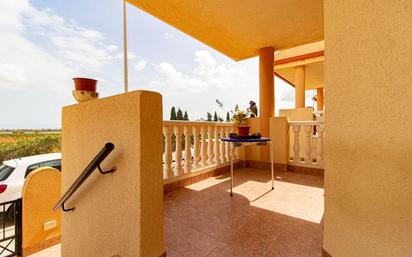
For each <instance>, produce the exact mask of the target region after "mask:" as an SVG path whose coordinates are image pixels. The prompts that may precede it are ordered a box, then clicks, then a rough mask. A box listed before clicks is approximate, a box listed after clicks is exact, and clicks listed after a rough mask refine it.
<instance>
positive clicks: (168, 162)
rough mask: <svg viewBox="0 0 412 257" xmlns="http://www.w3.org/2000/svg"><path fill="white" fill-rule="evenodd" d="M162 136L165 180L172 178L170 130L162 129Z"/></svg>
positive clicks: (167, 128)
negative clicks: (163, 140) (163, 139)
mask: <svg viewBox="0 0 412 257" xmlns="http://www.w3.org/2000/svg"><path fill="white" fill-rule="evenodd" d="M163 134H164V136H165V154H164V163H165V173H166V178H171V177H173V170H172V137H171V136H172V133H171V128H170V127H163Z"/></svg>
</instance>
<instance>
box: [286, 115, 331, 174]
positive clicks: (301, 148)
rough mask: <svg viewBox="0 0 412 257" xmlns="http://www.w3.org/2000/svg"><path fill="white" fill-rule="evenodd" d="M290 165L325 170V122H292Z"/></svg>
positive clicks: (290, 127)
mask: <svg viewBox="0 0 412 257" xmlns="http://www.w3.org/2000/svg"><path fill="white" fill-rule="evenodd" d="M289 130H290V131H291V138H290V142H291V147H290V153H289V156H290V158H289V164H290V165H296V166H304V167H313V168H323V152H324V150H323V142H324V122H323V121H290V122H289Z"/></svg>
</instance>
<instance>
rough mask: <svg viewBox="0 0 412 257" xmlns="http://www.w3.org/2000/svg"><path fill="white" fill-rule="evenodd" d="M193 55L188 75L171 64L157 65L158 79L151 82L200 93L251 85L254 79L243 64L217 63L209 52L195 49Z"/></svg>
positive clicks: (171, 88)
mask: <svg viewBox="0 0 412 257" xmlns="http://www.w3.org/2000/svg"><path fill="white" fill-rule="evenodd" d="M194 55H195V58H194V64H195V65H194V66H193V69H192V70H191V71H190V72H189V73H187V74H184V73H182V72H179V71H177V70H176V69H175V67H174V66H173V65H172V64H170V63H161V64H159V65H157V70H156V71H157V75H158V77H159V78H158V79H157V80H155V81H151V84H152V85H156V86H160V85H163V86H164V87H166V88H168V89H169V90H175V89H178V90H179V92H185V91H186V92H191V93H194V92H197V93H201V92H205V91H207V90H213V89H219V90H224V91H228V90H231V89H233V88H235V87H238V88H244V87H248V86H249V85H250V83H251V81H252V80H253V79H254V78H255V77H254V76H253V75H251V74H250V73H249V72H248V70H247V69H246V67H245V66H244V65H243V64H242V63H236V62H231V63H230V64H227V63H226V64H225V63H223V64H218V63H217V61H216V59H215V58H214V57H213V55H212V54H211V53H210V52H209V51H196V52H195V53H194ZM252 83H256V81H254V82H252Z"/></svg>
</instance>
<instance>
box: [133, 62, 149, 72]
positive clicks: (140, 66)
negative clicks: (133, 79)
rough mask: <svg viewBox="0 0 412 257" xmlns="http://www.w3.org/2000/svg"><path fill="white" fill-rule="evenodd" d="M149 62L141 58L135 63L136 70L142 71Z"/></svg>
mask: <svg viewBox="0 0 412 257" xmlns="http://www.w3.org/2000/svg"><path fill="white" fill-rule="evenodd" d="M146 64H147V62H146V61H145V60H139V61H138V62H137V63H136V64H135V65H134V70H135V71H141V70H143V69H144V68H145V67H146Z"/></svg>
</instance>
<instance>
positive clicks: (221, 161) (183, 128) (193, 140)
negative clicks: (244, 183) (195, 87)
mask: <svg viewBox="0 0 412 257" xmlns="http://www.w3.org/2000/svg"><path fill="white" fill-rule="evenodd" d="M235 131H237V129H236V126H235V125H234V124H233V123H228V122H189V121H163V136H164V153H163V179H164V181H165V183H168V182H173V181H176V180H179V179H181V178H185V177H190V176H193V175H196V174H199V173H202V172H206V171H208V170H211V169H215V168H219V167H223V166H226V165H228V164H229V161H230V160H229V156H230V155H229V154H230V153H229V151H230V147H229V144H228V143H224V142H221V141H220V140H219V138H220V137H227V136H228V135H229V133H232V132H235ZM235 160H238V154H237V153H236V152H235Z"/></svg>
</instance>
